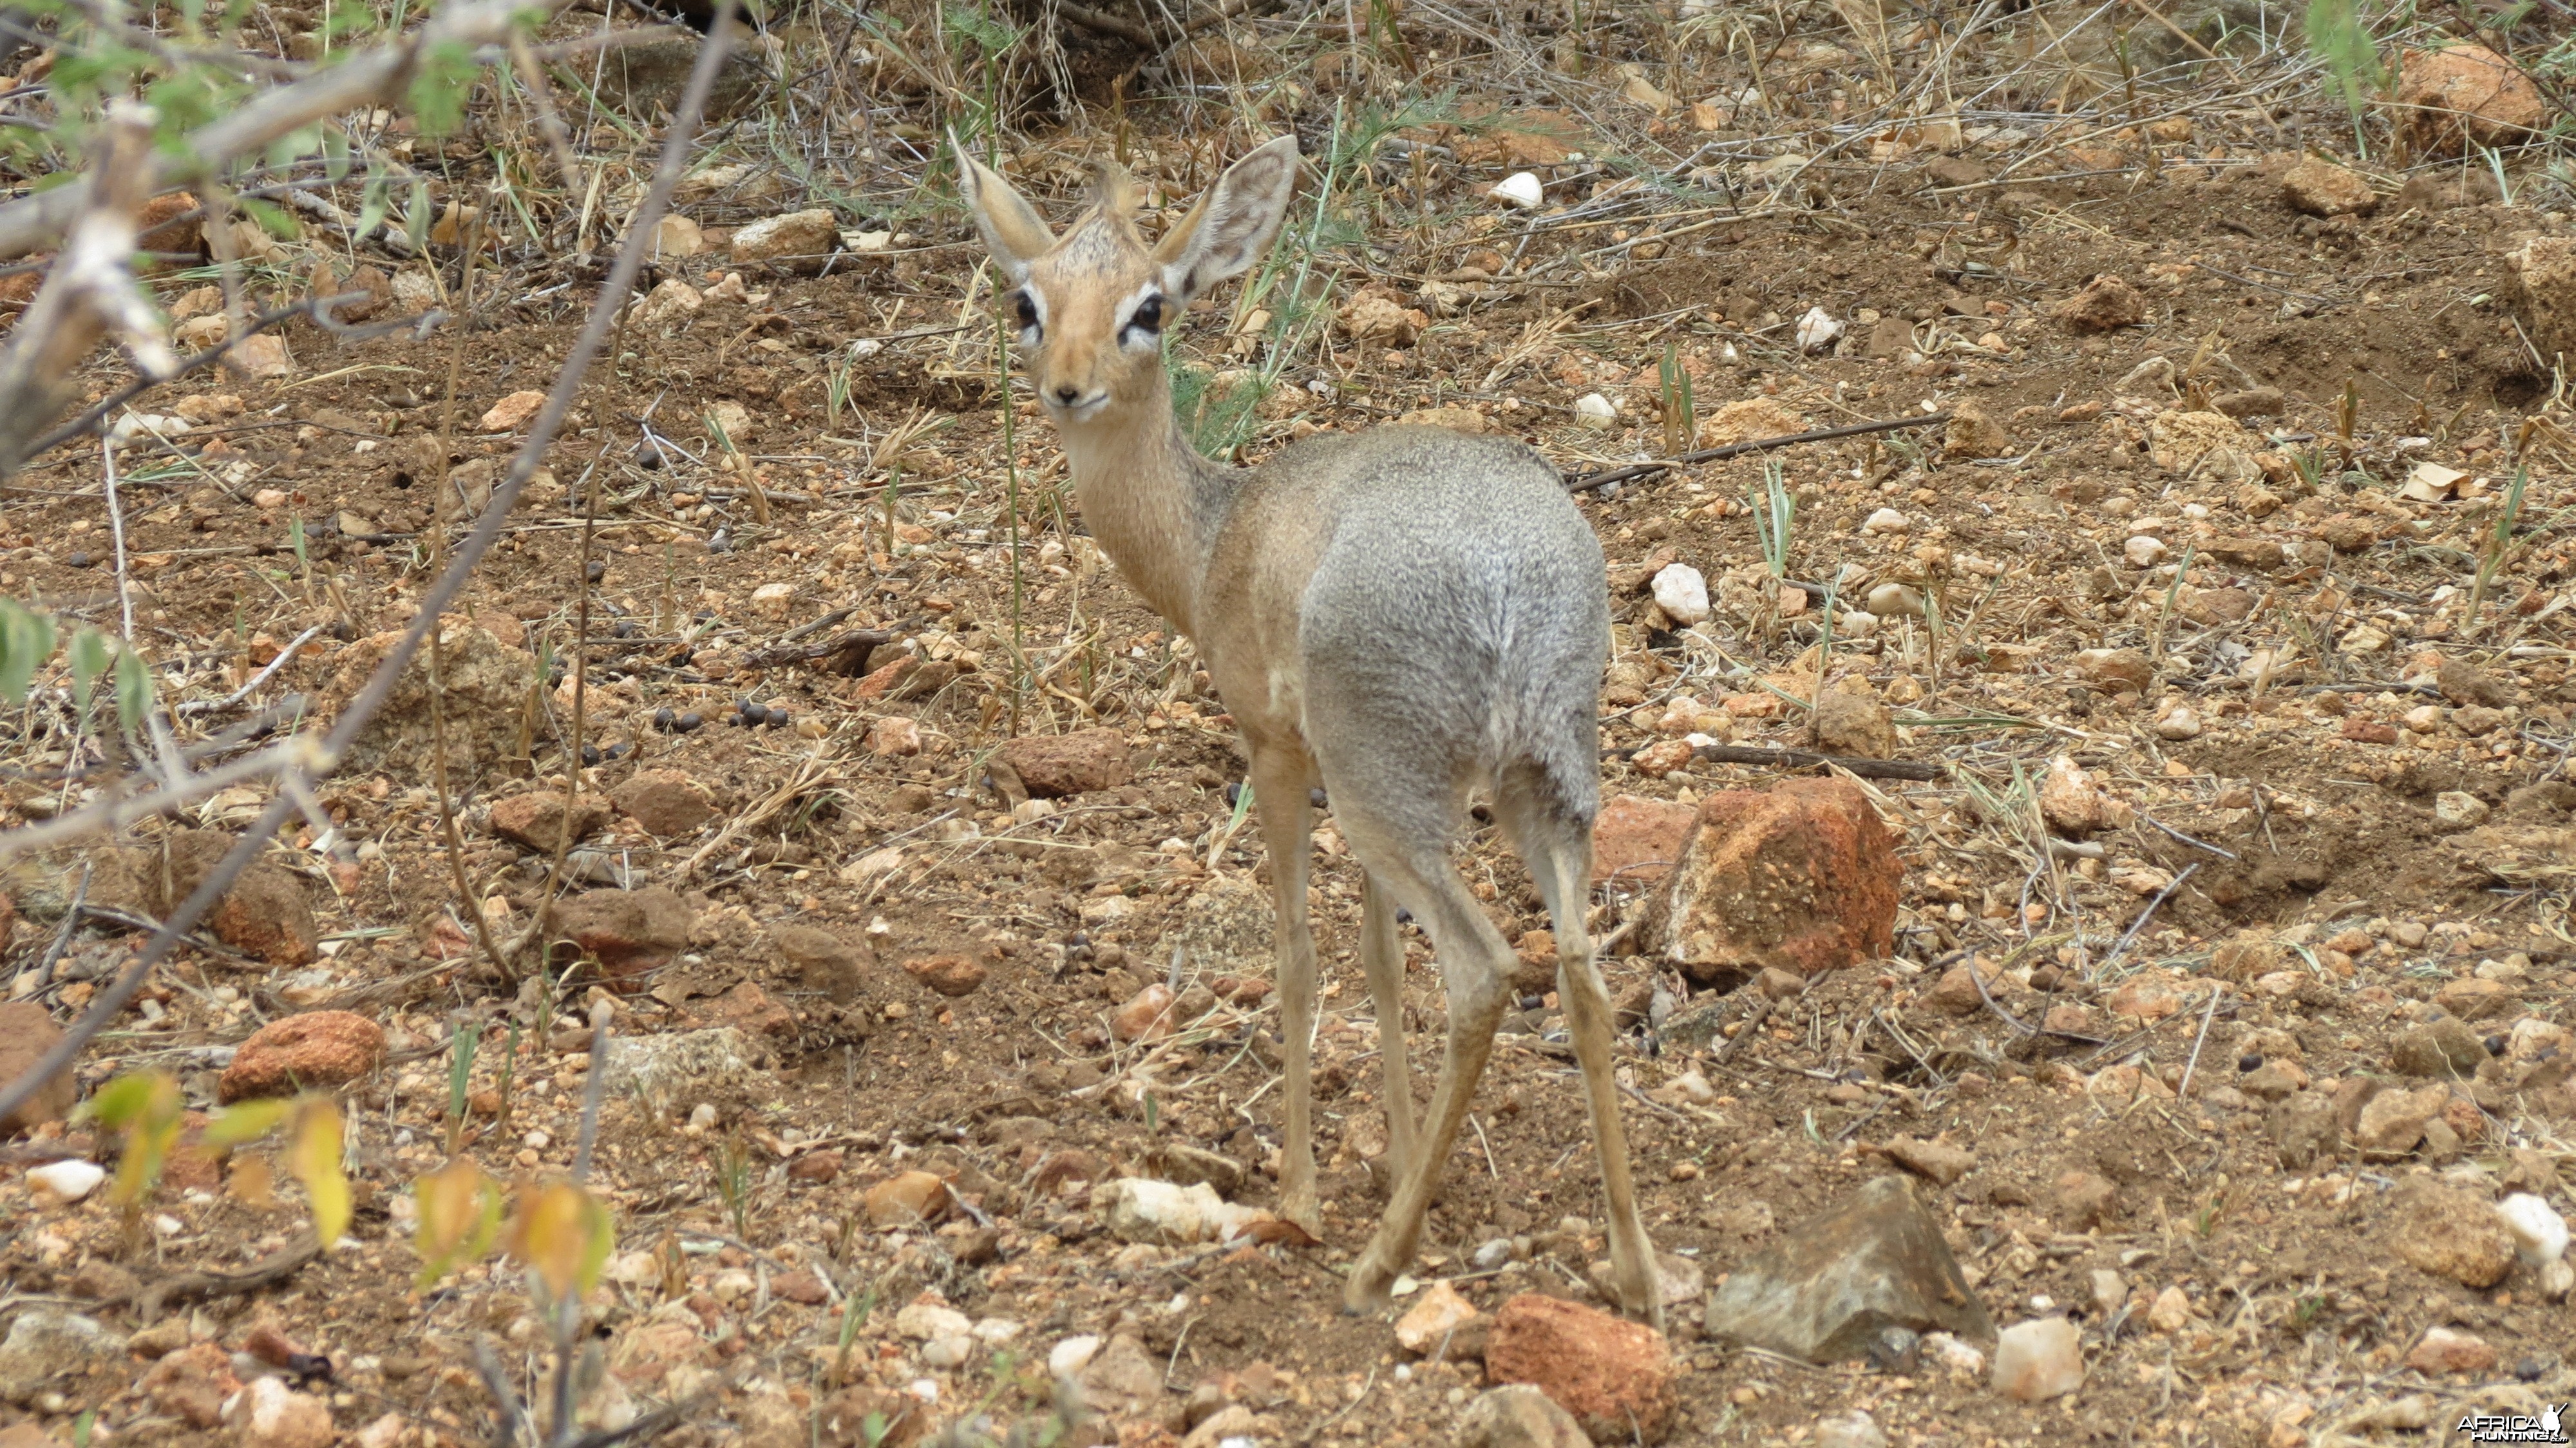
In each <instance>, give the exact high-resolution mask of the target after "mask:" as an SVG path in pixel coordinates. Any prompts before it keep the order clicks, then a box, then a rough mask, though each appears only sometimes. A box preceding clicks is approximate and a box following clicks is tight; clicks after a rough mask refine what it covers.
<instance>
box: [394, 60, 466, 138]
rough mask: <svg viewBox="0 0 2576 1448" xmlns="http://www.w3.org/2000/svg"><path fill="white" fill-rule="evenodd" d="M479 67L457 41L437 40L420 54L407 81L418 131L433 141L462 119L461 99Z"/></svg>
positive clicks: (455, 126)
mask: <svg viewBox="0 0 2576 1448" xmlns="http://www.w3.org/2000/svg"><path fill="white" fill-rule="evenodd" d="M481 70H482V67H480V66H478V65H476V64H475V63H474V52H473V50H472V49H471V48H470V47H468V46H467V45H466V44H465V43H464V42H463V41H461V40H446V41H441V42H439V43H438V44H436V45H433V46H431V47H429V49H428V51H427V52H426V53H424V54H423V55H422V56H421V57H420V63H419V68H418V69H417V70H416V71H414V72H413V74H412V81H411V109H412V113H413V115H414V116H415V117H416V118H417V119H418V121H419V123H420V134H421V135H422V136H423V137H424V138H426V139H429V140H436V139H438V138H440V137H442V136H445V135H446V134H447V133H449V132H450V131H453V130H455V129H456V128H457V127H458V126H460V125H462V124H464V122H465V102H466V100H467V98H468V97H470V96H471V95H472V94H473V91H474V79H475V77H476V75H478V74H479V73H480V72H481Z"/></svg>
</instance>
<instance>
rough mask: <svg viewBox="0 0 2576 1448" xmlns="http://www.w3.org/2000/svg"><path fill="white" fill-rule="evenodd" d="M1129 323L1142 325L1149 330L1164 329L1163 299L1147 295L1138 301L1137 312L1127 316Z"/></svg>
mask: <svg viewBox="0 0 2576 1448" xmlns="http://www.w3.org/2000/svg"><path fill="white" fill-rule="evenodd" d="M1127 325H1128V326H1131V327H1142V328H1144V329H1145V330H1146V331H1148V332H1159V331H1161V330H1163V299H1162V298H1161V297H1147V298H1146V299H1145V300H1143V301H1141V302H1138V303H1137V304H1136V310H1135V312H1134V313H1133V314H1132V315H1130V316H1129V317H1128V318H1127Z"/></svg>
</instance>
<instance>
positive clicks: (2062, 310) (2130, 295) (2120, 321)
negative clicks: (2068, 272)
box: [2057, 272, 2147, 332]
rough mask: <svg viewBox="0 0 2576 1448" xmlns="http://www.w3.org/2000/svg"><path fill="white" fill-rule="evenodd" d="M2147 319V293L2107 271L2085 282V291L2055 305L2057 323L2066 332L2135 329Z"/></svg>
mask: <svg viewBox="0 0 2576 1448" xmlns="http://www.w3.org/2000/svg"><path fill="white" fill-rule="evenodd" d="M2146 319H2147V298H2146V294H2145V293H2143V292H2141V291H2139V290H2138V289H2137V288H2136V287H2133V286H2131V285H2129V284H2128V282H2126V281H2125V280H2123V279H2121V278H2120V277H2117V276H2114V275H2112V274H2111V273H2109V272H2105V273H2103V274H2102V275H2100V276H2097V277H2095V278H2093V279H2092V280H2091V281H2089V282H2086V283H2085V284H2084V290H2082V291H2080V292H2077V293H2076V294H2075V295H2073V296H2071V297H2068V298H2067V299H2066V300H2065V301H2062V302H2060V303H2058V304H2057V320H2058V321H2060V322H2062V323H2064V324H2065V325H2066V327H2067V329H2068V330H2069V331H2075V332H2108V331H2111V330H2112V329H2114V328H2117V327H2134V326H2136V325H2138V324H2139V323H2140V322H2143V321H2145V320H2146Z"/></svg>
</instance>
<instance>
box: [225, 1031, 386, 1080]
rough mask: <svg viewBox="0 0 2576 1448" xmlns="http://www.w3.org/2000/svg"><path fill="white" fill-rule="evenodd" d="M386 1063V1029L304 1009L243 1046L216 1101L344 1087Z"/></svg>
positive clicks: (259, 1033) (243, 1043)
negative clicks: (304, 1010)
mask: <svg viewBox="0 0 2576 1448" xmlns="http://www.w3.org/2000/svg"><path fill="white" fill-rule="evenodd" d="M384 1059H385V1031H384V1027H382V1026H379V1025H377V1024H376V1023H375V1022H373V1021H371V1020H368V1019H367V1018H366V1017H365V1016H362V1015H359V1014H358V1013H356V1012H355V1011H306V1012H304V1013H303V1014H301V1015H293V1016H288V1017H286V1018H285V1019H283V1020H277V1021H271V1022H269V1023H268V1024H267V1025H265V1026H262V1027H260V1028H259V1029H258V1030H257V1031H256V1032H253V1033H252V1035H251V1038H250V1039H249V1040H247V1041H244V1042H242V1043H241V1046H240V1047H239V1048H238V1049H237V1050H235V1051H234V1052H233V1063H232V1064H231V1065H230V1066H227V1067H225V1068H224V1074H223V1079H222V1080H221V1081H219V1082H217V1083H216V1086H215V1097H216V1099H217V1100H219V1101H227V1102H230V1101H241V1100H246V1099H249V1098H251V1097H257V1096H292V1095H294V1094H295V1093H296V1092H298V1091H305V1090H312V1089H315V1088H323V1089H328V1088H330V1087H334V1086H345V1085H347V1084H348V1083H349V1082H352V1081H355V1080H357V1079H358V1078H359V1077H361V1076H364V1075H366V1074H367V1073H368V1072H370V1071H373V1070H374V1069H376V1068H377V1067H378V1066H380V1065H382V1064H384Z"/></svg>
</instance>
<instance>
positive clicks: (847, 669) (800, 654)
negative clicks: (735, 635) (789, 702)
mask: <svg viewBox="0 0 2576 1448" xmlns="http://www.w3.org/2000/svg"><path fill="white" fill-rule="evenodd" d="M892 642H894V635H893V634H890V633H888V632H886V631H885V630H884V629H881V628H858V629H852V630H850V631H849V632H848V633H845V634H842V635H840V636H839V637H837V638H828V639H825V640H823V641H822V642H821V643H819V644H773V645H771V646H770V647H768V648H765V649H754V650H752V651H751V652H750V653H747V654H745V655H743V656H742V667H744V668H746V669H774V668H777V667H778V666H779V665H781V664H802V663H810V662H812V661H813V660H815V659H835V658H841V657H842V656H843V655H848V656H850V657H848V658H847V659H844V660H843V661H842V662H841V663H839V664H836V665H834V672H837V673H845V674H855V673H857V672H858V668H857V667H856V666H857V665H861V664H865V663H866V662H867V658H868V653H869V651H870V650H872V649H875V648H878V647H880V646H882V645H885V644H890V643H892Z"/></svg>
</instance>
